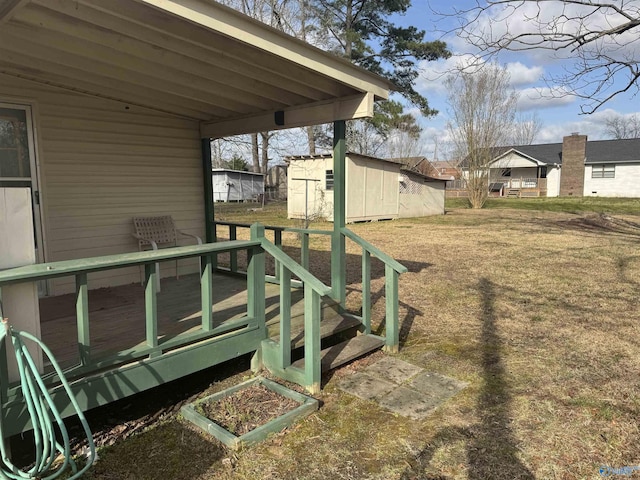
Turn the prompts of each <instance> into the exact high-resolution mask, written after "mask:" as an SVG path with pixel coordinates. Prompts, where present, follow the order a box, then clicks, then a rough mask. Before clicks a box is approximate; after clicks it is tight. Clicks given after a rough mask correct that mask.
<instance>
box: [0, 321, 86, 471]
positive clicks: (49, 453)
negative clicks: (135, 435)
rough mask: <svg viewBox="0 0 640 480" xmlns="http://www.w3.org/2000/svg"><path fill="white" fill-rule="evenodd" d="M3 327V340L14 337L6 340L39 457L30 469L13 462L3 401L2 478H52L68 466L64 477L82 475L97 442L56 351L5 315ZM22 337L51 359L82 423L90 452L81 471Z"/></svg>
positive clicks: (0, 433) (0, 335)
mask: <svg viewBox="0 0 640 480" xmlns="http://www.w3.org/2000/svg"><path fill="white" fill-rule="evenodd" d="M0 318H1V315H0ZM2 327H3V328H2ZM2 327H0V342H4V341H5V338H10V339H11V342H7V343H10V344H11V345H12V347H13V352H14V353H15V358H16V362H17V364H18V373H19V374H20V385H21V387H22V398H23V399H24V402H25V403H26V406H27V410H28V411H29V416H30V418H31V425H32V427H33V435H34V440H35V457H36V458H35V464H34V465H33V467H31V468H30V469H28V470H21V469H19V468H18V467H17V466H15V465H14V464H13V463H12V462H11V459H10V458H9V452H8V449H7V448H6V445H5V436H4V433H3V425H2V420H3V419H4V412H2V405H1V404H0V453H1V455H2V462H3V465H2V467H1V468H0V478H2V479H12V480H20V479H30V478H32V479H36V478H37V479H39V480H52V479H54V478H57V477H59V476H60V475H62V474H63V473H65V472H66V473H68V470H69V469H70V470H71V476H70V477H65V478H66V479H69V480H71V479H75V478H79V477H80V476H81V475H82V474H84V472H86V471H87V469H88V468H89V467H90V466H91V465H92V464H93V462H94V460H95V458H96V449H95V444H94V443H93V436H92V435H91V430H90V429H89V424H88V423H87V420H86V418H85V417H84V415H83V413H82V410H81V409H80V406H79V405H78V402H77V400H76V399H75V397H74V396H73V393H72V392H71V388H70V387H69V383H68V382H67V380H66V379H65V378H64V375H63V373H62V369H61V368H60V366H59V365H58V363H57V362H56V361H55V359H54V358H53V354H52V353H51V351H50V350H49V348H47V346H46V345H45V344H44V343H42V341H41V340H39V339H38V338H36V337H34V336H33V335H31V334H30V333H27V332H22V331H19V330H14V329H13V328H11V326H10V325H9V322H8V321H7V320H6V319H5V318H2ZM23 340H29V341H31V342H34V343H35V344H36V345H37V346H39V347H40V348H41V349H42V351H43V352H44V354H45V355H46V356H47V357H48V358H49V361H50V362H51V365H52V366H53V368H54V369H55V372H56V374H57V375H58V377H59V379H60V383H61V384H62V386H63V388H64V390H65V392H66V393H67V395H68V397H69V400H70V401H71V404H72V405H73V408H74V409H75V411H76V414H77V415H78V418H79V419H80V422H81V423H82V427H83V428H84V433H85V435H86V436H87V440H88V442H89V455H88V458H87V461H86V463H85V465H84V466H83V467H82V469H80V470H78V466H77V465H76V462H75V461H74V460H73V458H72V454H71V443H70V440H69V433H68V431H67V429H66V427H65V425H64V422H63V421H62V415H61V414H60V412H59V411H58V410H57V409H56V406H55V405H54V403H53V399H52V398H51V395H50V394H49V391H48V390H47V387H46V386H45V384H44V382H43V380H42V377H41V376H40V372H38V367H37V366H36V363H35V362H34V360H33V357H32V356H31V354H30V353H29V351H28V350H27V347H26V345H25V343H24V341H23ZM8 350H9V351H10V350H11V349H9V348H8ZM56 427H57V429H58V433H59V434H60V436H61V437H62V441H61V442H59V441H58V440H57V438H56ZM60 455H61V456H62V458H63V459H64V460H63V461H62V464H59V463H56V460H57V459H58V458H59V456H60Z"/></svg>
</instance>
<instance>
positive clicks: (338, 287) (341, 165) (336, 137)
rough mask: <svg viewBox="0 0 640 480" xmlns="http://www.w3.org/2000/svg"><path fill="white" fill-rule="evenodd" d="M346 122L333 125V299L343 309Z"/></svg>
mask: <svg viewBox="0 0 640 480" xmlns="http://www.w3.org/2000/svg"><path fill="white" fill-rule="evenodd" d="M345 139H346V122H345V121H344V120H340V121H337V122H334V123H333V234H332V236H331V289H332V297H333V299H334V300H336V301H337V302H338V303H339V304H340V306H341V308H344V306H345V300H346V298H345V297H346V289H347V287H346V285H347V283H346V277H347V255H346V249H345V239H344V235H343V234H342V229H343V228H344V227H345V224H346V161H345V158H346V140H345Z"/></svg>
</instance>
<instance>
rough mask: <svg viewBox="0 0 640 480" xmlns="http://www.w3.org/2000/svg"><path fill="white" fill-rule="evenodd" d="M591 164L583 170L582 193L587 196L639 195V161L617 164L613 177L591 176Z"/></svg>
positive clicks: (636, 196)
mask: <svg viewBox="0 0 640 480" xmlns="http://www.w3.org/2000/svg"><path fill="white" fill-rule="evenodd" d="M592 169H593V166H592V165H587V166H586V168H585V171H584V195H585V196H587V197H635V198H638V197H640V190H639V189H638V185H640V162H639V163H634V164H617V165H616V171H615V178H591V174H592Z"/></svg>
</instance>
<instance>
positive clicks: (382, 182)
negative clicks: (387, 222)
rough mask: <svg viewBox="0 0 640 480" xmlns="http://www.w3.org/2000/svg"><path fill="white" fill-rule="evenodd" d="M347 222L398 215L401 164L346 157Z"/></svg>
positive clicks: (355, 156) (396, 216)
mask: <svg viewBox="0 0 640 480" xmlns="http://www.w3.org/2000/svg"><path fill="white" fill-rule="evenodd" d="M346 170H347V175H346V177H347V192H346V193H347V195H346V202H347V212H346V214H347V219H346V221H347V222H357V221H361V220H381V219H392V218H398V205H399V187H398V177H399V176H400V165H396V164H392V163H389V162H383V161H377V160H374V159H371V158H362V157H359V156H357V155H350V156H349V157H347V168H346Z"/></svg>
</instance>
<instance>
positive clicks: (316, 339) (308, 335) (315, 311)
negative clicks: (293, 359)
mask: <svg viewBox="0 0 640 480" xmlns="http://www.w3.org/2000/svg"><path fill="white" fill-rule="evenodd" d="M320 314H321V310H320V295H319V294H318V292H316V291H315V290H314V289H313V288H312V287H311V285H309V284H306V283H305V285H304V360H305V368H304V372H305V385H304V386H305V388H306V389H307V390H308V391H309V392H311V393H312V394H315V393H318V392H320V375H321V373H322V372H321V369H320Z"/></svg>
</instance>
